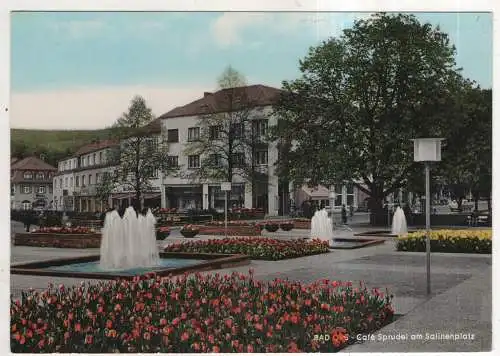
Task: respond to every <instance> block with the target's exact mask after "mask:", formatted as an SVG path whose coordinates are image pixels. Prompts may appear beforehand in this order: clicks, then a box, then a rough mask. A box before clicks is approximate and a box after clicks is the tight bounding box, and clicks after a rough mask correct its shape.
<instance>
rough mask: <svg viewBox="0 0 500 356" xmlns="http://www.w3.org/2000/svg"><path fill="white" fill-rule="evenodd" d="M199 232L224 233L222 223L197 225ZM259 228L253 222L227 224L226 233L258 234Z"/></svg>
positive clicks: (232, 234)
mask: <svg viewBox="0 0 500 356" xmlns="http://www.w3.org/2000/svg"><path fill="white" fill-rule="evenodd" d="M197 227H198V228H199V231H200V234H202V235H218V236H222V235H225V228H224V224H223V225H222V226H218V225H205V226H203V225H198V226H197ZM260 232H261V229H260V227H259V226H257V225H255V224H247V225H232V226H231V225H229V224H228V226H227V234H228V235H230V236H260Z"/></svg>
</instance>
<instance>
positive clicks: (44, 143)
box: [10, 129, 112, 165]
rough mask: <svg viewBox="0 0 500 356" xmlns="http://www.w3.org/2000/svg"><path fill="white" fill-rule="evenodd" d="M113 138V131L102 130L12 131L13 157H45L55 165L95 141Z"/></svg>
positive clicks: (11, 145)
mask: <svg viewBox="0 0 500 356" xmlns="http://www.w3.org/2000/svg"><path fill="white" fill-rule="evenodd" d="M111 137H112V130H111V129H102V130H28V129H11V130H10V147H11V157H17V158H24V157H27V156H31V155H36V156H40V155H43V156H44V157H45V160H46V161H47V162H48V163H50V164H52V165H55V164H56V163H57V161H58V160H60V159H62V158H64V157H66V156H69V155H71V154H73V153H74V152H75V151H76V150H77V149H78V148H80V147H81V146H84V145H86V144H89V143H91V142H92V141H95V140H103V139H108V138H111Z"/></svg>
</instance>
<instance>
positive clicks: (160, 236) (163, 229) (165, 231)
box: [156, 226, 170, 240]
mask: <svg viewBox="0 0 500 356" xmlns="http://www.w3.org/2000/svg"><path fill="white" fill-rule="evenodd" d="M169 235H170V228H169V227H168V226H160V227H158V228H156V239H157V240H165V239H166V238H167V237H168V236H169Z"/></svg>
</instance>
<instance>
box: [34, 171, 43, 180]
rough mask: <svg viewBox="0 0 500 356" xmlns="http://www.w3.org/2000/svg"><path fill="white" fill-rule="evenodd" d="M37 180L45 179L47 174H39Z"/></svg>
mask: <svg viewBox="0 0 500 356" xmlns="http://www.w3.org/2000/svg"><path fill="white" fill-rule="evenodd" d="M36 179H39V180H43V179H45V174H43V172H38V173H37V174H36Z"/></svg>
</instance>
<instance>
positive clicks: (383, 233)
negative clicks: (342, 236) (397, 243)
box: [354, 230, 416, 238]
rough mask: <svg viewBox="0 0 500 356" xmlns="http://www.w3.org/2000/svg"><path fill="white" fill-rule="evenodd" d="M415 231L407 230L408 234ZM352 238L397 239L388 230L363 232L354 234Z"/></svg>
mask: <svg viewBox="0 0 500 356" xmlns="http://www.w3.org/2000/svg"><path fill="white" fill-rule="evenodd" d="M415 231H416V230H408V233H411V232H415ZM354 236H377V237H391V238H393V237H398V235H395V234H393V233H392V231H389V230H378V231H365V232H360V233H357V234H354Z"/></svg>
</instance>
